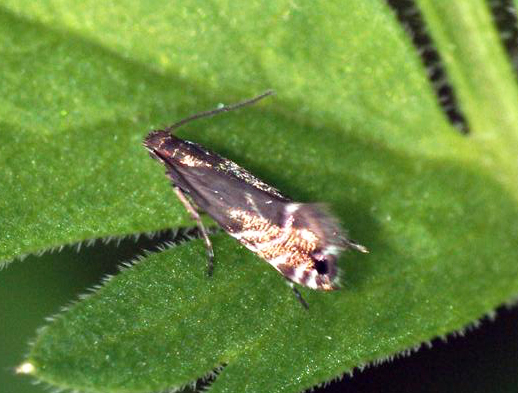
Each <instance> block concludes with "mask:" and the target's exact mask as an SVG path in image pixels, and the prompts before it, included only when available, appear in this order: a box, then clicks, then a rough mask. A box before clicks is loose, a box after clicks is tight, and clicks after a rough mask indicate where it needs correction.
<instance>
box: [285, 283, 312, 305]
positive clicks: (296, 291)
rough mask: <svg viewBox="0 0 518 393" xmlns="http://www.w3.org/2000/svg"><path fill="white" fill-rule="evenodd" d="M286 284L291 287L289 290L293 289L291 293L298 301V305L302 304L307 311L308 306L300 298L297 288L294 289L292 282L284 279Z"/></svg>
mask: <svg viewBox="0 0 518 393" xmlns="http://www.w3.org/2000/svg"><path fill="white" fill-rule="evenodd" d="M286 283H287V284H288V285H289V286H290V287H291V289H293V293H294V294H295V297H296V298H297V299H298V301H299V302H300V304H302V306H303V307H304V308H305V309H306V310H308V309H309V306H308V304H307V303H306V301H305V300H304V298H303V297H302V295H301V294H300V292H299V290H298V289H297V288H295V284H293V282H292V281H290V280H288V279H286Z"/></svg>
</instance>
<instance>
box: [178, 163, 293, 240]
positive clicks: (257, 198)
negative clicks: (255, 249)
mask: <svg viewBox="0 0 518 393" xmlns="http://www.w3.org/2000/svg"><path fill="white" fill-rule="evenodd" d="M168 172H169V171H168ZM168 174H169V176H171V178H172V179H173V182H175V184H178V185H179V186H180V187H181V188H182V189H184V190H185V191H186V192H187V193H188V194H189V195H190V196H191V198H192V200H193V202H194V203H195V204H196V205H197V206H198V207H199V208H201V209H202V210H204V211H205V212H207V214H209V215H210V216H211V217H212V218H213V219H214V220H215V221H216V222H217V223H218V224H220V225H221V226H222V227H223V228H224V229H225V230H227V231H230V232H232V231H235V230H239V229H240V227H241V222H238V221H236V220H234V219H233V218H232V214H231V212H232V211H243V212H250V213H252V214H257V215H259V216H261V217H263V218H265V219H267V220H269V221H270V222H271V223H274V224H277V225H282V223H283V221H284V216H285V211H284V206H285V203H286V201H287V200H286V199H284V198H282V197H279V196H277V195H275V194H272V193H269V192H267V191H265V190H263V189H260V188H257V187H254V185H253V184H250V183H247V182H246V181H243V179H241V178H238V177H236V176H234V175H232V174H231V173H228V172H225V171H222V170H214V169H212V168H210V167H185V166H176V167H174V168H170V172H169V173H168Z"/></svg>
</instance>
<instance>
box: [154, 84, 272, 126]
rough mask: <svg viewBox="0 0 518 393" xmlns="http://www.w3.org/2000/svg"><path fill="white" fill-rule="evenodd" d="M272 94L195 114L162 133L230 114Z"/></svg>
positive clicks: (270, 92) (267, 92)
mask: <svg viewBox="0 0 518 393" xmlns="http://www.w3.org/2000/svg"><path fill="white" fill-rule="evenodd" d="M272 94H275V92H274V91H273V90H267V91H265V92H264V93H263V94H260V95H258V96H257V97H254V98H250V99H249V100H246V101H242V102H238V103H237V104H233V105H223V106H221V107H219V108H216V109H212V110H210V111H205V112H200V113H196V114H195V115H192V116H189V117H186V118H185V119H183V120H180V121H179V122H177V123H174V124H173V125H172V126H169V127H167V128H166V129H165V130H164V131H167V132H171V131H173V130H174V129H175V128H178V127H181V126H183V125H184V124H185V123H188V122H190V121H192V120H196V119H201V118H202V117H210V116H214V115H217V114H218V113H221V112H230V111H233V110H235V109H239V108H242V107H244V106H248V105H252V104H255V103H256V102H257V101H259V100H262V99H263V98H265V97H268V96H271V95H272Z"/></svg>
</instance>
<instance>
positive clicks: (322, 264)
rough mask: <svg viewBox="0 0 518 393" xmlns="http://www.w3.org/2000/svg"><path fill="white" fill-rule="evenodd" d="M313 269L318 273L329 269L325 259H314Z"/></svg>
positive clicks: (324, 272)
mask: <svg viewBox="0 0 518 393" xmlns="http://www.w3.org/2000/svg"><path fill="white" fill-rule="evenodd" d="M315 269H317V273H318V274H326V273H327V272H328V271H329V269H328V266H327V261H326V260H325V259H324V260H317V261H315Z"/></svg>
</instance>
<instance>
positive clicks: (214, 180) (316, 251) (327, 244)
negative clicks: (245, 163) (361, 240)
mask: <svg viewBox="0 0 518 393" xmlns="http://www.w3.org/2000/svg"><path fill="white" fill-rule="evenodd" d="M271 94H273V91H267V92H265V93H263V94H261V95H259V96H257V97H254V98H252V99H249V100H246V101H243V102H240V103H237V104H234V105H228V106H221V107H218V108H217V109H214V110H210V111H206V112H201V113H197V114H195V115H193V116H190V117H187V118H185V119H183V120H181V121H179V122H177V123H175V124H173V125H172V126H169V127H167V128H165V129H163V130H156V131H152V132H151V133H150V134H149V135H148V136H147V137H146V138H145V140H144V146H145V147H146V149H147V150H148V151H149V153H150V155H151V157H153V158H155V159H157V160H158V161H160V162H162V163H163V164H164V166H165V169H166V175H167V176H168V177H169V178H170V180H171V182H172V186H173V190H174V192H175V193H176V195H177V196H178V198H179V199H180V201H181V202H182V203H183V205H184V206H185V208H186V209H187V211H188V212H189V213H190V215H191V217H192V218H193V219H194V220H195V221H196V224H197V226H198V228H199V231H200V233H201V236H202V237H203V240H204V242H205V246H206V249H207V257H208V273H209V275H211V274H212V270H213V260H214V251H213V248H212V243H211V241H210V238H209V236H208V234H207V230H206V228H205V226H204V225H203V223H202V221H201V219H200V214H199V212H200V211H202V212H205V213H207V214H208V215H209V216H210V217H212V219H213V220H214V221H215V222H216V223H217V224H218V225H219V226H220V227H221V228H223V230H224V231H225V232H227V233H228V234H229V235H230V236H232V237H234V238H235V239H237V240H238V241H239V242H240V243H241V244H243V245H244V246H245V247H246V248H248V249H249V250H251V251H252V252H254V253H256V254H257V255H259V256H260V257H261V258H263V259H264V260H266V262H268V263H269V264H270V265H272V266H273V267H274V268H275V269H277V270H278V271H279V272H280V273H281V274H282V275H283V276H284V277H285V278H286V279H287V280H288V283H289V284H290V286H291V287H292V288H293V290H294V292H295V294H296V296H297V298H298V299H299V301H300V302H301V303H302V305H303V306H304V307H305V308H307V307H308V305H307V303H306V302H305V301H304V299H303V298H302V296H301V295H300V293H299V292H298V290H297V289H296V288H295V287H294V285H293V283H297V284H300V285H303V286H305V287H309V288H312V289H317V290H323V291H331V290H334V289H337V288H338V284H339V283H338V277H339V276H338V268H337V264H336V262H337V259H338V256H339V255H340V253H341V252H342V251H343V250H345V249H347V248H352V249H355V250H357V251H360V252H364V253H366V252H368V251H367V249H366V248H365V247H364V246H362V245H360V244H358V243H356V242H354V241H352V240H350V239H348V238H347V237H346V236H345V234H344V232H343V231H342V230H341V228H340V226H339V224H338V220H337V219H336V218H334V217H333V216H332V215H331V214H330V213H329V212H328V211H327V209H326V208H325V207H324V206H323V205H320V204H314V203H300V202H294V201H292V200H291V199H289V198H287V197H286V196H284V195H282V194H281V193H280V192H279V191H278V190H277V189H275V188H274V187H272V186H270V185H268V184H267V183H265V182H264V181H262V180H260V179H258V178H257V177H256V176H254V175H252V174H251V173H250V172H248V171H246V170H245V169H243V168H241V167H240V166H239V165H237V164H236V163H234V162H232V161H230V160H228V159H226V158H224V157H221V156H220V155H218V154H216V153H214V152H212V151H210V150H208V149H206V148H205V147H203V146H201V145H199V144H197V143H193V142H190V141H187V140H183V139H180V138H178V137H176V136H174V135H173V131H174V130H176V129H177V128H178V127H180V126H182V125H184V124H185V123H188V122H190V121H192V120H195V119H199V118H203V117H209V116H213V115H215V114H218V113H221V112H228V111H232V110H235V109H238V108H241V107H244V106H247V105H251V104H253V103H255V102H257V101H259V100H261V99H263V98H265V97H267V96H269V95H271Z"/></svg>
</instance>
